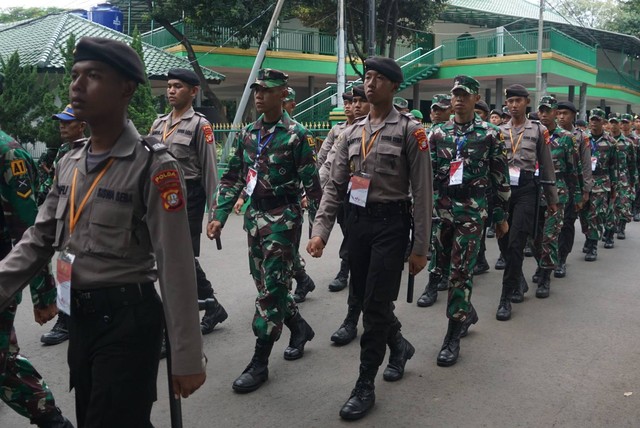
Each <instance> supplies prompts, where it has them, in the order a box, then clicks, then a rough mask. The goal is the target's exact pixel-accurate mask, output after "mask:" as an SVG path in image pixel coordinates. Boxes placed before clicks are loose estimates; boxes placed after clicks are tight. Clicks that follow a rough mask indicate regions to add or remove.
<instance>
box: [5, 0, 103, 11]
mask: <svg viewBox="0 0 640 428" xmlns="http://www.w3.org/2000/svg"><path fill="white" fill-rule="evenodd" d="M98 3H103V2H101V1H98V0H2V1H0V8H1V9H4V8H8V7H61V8H64V9H89V8H91V6H95V5H96V4H98Z"/></svg>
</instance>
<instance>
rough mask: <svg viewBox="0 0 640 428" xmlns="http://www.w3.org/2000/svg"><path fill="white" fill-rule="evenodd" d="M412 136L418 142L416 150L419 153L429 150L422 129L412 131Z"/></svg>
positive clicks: (425, 134) (425, 135)
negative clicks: (419, 151)
mask: <svg viewBox="0 0 640 428" xmlns="http://www.w3.org/2000/svg"><path fill="white" fill-rule="evenodd" d="M413 136H414V137H415V139H416V141H417V142H418V148H419V149H420V150H421V151H423V152H424V151H426V150H427V149H428V148H429V143H428V142H427V133H426V132H425V130H424V128H418V129H416V130H415V131H413Z"/></svg>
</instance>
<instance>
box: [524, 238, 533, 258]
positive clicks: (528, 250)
mask: <svg viewBox="0 0 640 428" xmlns="http://www.w3.org/2000/svg"><path fill="white" fill-rule="evenodd" d="M523 254H524V256H525V257H533V248H532V247H531V243H530V242H529V240H528V239H527V244H526V245H525V246H524V251H523Z"/></svg>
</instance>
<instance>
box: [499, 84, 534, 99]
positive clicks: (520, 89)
mask: <svg viewBox="0 0 640 428" xmlns="http://www.w3.org/2000/svg"><path fill="white" fill-rule="evenodd" d="M504 94H505V96H506V97H507V98H511V97H525V98H526V97H528V96H529V91H527V88H525V87H524V86H522V85H511V86H509V87H508V88H507V89H505V90H504Z"/></svg>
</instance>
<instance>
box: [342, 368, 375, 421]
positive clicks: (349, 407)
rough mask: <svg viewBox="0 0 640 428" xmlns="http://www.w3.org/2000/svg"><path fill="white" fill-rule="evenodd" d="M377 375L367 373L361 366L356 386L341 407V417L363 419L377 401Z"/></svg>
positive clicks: (350, 419) (353, 419) (352, 419)
mask: <svg viewBox="0 0 640 428" xmlns="http://www.w3.org/2000/svg"><path fill="white" fill-rule="evenodd" d="M374 378H375V376H371V375H368V374H365V370H364V369H363V367H360V377H359V378H358V380H357V382H356V386H355V388H353V390H352V391H351V396H350V397H349V399H348V400H347V402H346V403H344V405H343V406H342V409H340V417H341V418H342V419H346V420H349V421H355V420H356V419H361V418H363V417H365V416H366V415H367V413H369V411H370V410H371V409H372V408H373V405H374V404H375V403H376V392H375V386H374V384H373V379H374Z"/></svg>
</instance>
